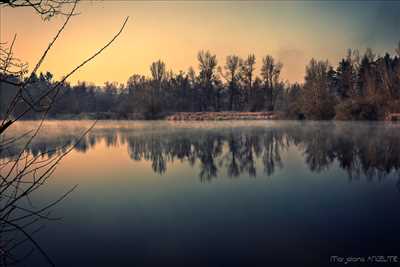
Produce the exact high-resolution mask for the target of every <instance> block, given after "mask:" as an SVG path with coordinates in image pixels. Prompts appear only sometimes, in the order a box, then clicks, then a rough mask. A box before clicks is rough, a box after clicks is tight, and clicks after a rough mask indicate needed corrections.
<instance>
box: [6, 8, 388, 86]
mask: <svg viewBox="0 0 400 267" xmlns="http://www.w3.org/2000/svg"><path fill="white" fill-rule="evenodd" d="M339 5H340V3H339ZM342 5H344V4H342ZM342 8H347V7H346V6H339V7H336V6H335V7H331V6H329V3H326V4H324V3H319V4H318V5H317V4H316V2H314V1H309V2H298V1H295V2H289V1H284V2H272V1H265V2H264V1H256V2H247V1H246V2H229V1H228V2H211V1H210V2H207V1H206V2H167V1H165V2H164V1H161V2H136V1H106V2H97V1H85V2H81V3H80V4H79V5H78V12H80V15H79V16H76V17H73V18H72V20H71V22H70V24H69V25H68V26H67V28H66V29H65V32H64V33H63V34H62V36H61V38H60V39H59V40H58V41H57V43H56V44H55V46H54V47H53V49H52V50H51V51H50V53H49V55H48V57H47V59H46V61H45V63H44V64H43V66H42V68H41V70H42V71H47V70H49V71H50V72H52V73H54V74H55V78H60V77H62V76H63V75H64V74H65V73H67V72H68V71H69V70H71V69H73V68H74V67H75V66H76V65H78V64H79V63H80V62H82V61H83V60H84V59H86V58H87V57H88V56H90V55H91V54H92V53H94V52H95V51H96V50H97V49H98V48H100V47H101V46H103V45H104V44H105V43H106V42H107V41H108V40H110V39H111V38H112V36H113V35H114V34H115V33H116V32H117V31H118V30H119V28H120V26H121V24H122V22H123V20H124V18H125V17H126V16H130V20H129V22H128V24H127V26H126V28H125V30H124V32H123V33H122V35H121V36H120V37H119V38H118V39H117V41H116V42H115V43H113V44H112V46H111V47H109V48H108V49H107V50H105V52H104V53H103V54H101V55H100V56H99V57H97V58H96V59H95V60H94V61H92V62H90V63H89V64H88V65H87V66H85V67H84V68H83V69H81V70H80V71H79V72H78V73H76V74H75V75H74V76H73V77H71V78H70V82H71V83H72V84H75V83H76V82H77V81H78V80H80V81H89V82H93V83H95V84H98V85H102V84H103V83H104V82H105V81H117V82H119V83H125V82H126V81H127V79H128V78H129V76H131V75H132V74H134V73H139V74H144V75H146V76H148V75H149V74H150V72H149V66H150V64H151V63H152V62H153V61H156V60H158V59H161V60H163V61H165V62H166V65H167V69H171V70H173V71H174V72H178V71H179V70H183V71H186V70H187V69H188V68H189V67H190V66H193V67H194V68H195V69H197V65H198V64H197V59H196V55H197V52H198V51H199V50H201V49H204V50H210V51H211V52H212V53H215V54H216V55H217V58H218V61H219V65H221V66H222V65H223V64H224V61H225V58H226V56H227V55H230V54H237V55H239V56H241V57H246V56H247V55H248V54H249V53H254V54H255V55H256V58H257V63H258V64H257V73H259V69H260V65H259V64H260V62H261V58H262V57H263V56H265V55H267V54H270V55H272V56H274V57H275V58H277V59H279V60H280V61H281V62H283V64H284V67H283V72H282V78H283V80H289V81H290V82H294V81H300V82H301V81H302V80H303V76H304V69H305V65H306V64H307V62H308V61H309V60H310V59H311V58H312V57H315V58H318V59H328V60H330V62H332V64H337V62H338V61H339V59H340V58H341V57H343V56H344V55H345V54H346V49H347V48H350V47H352V48H360V49H361V50H362V49H364V48H365V44H364V43H363V42H361V41H360V40H359V39H357V38H358V37H357V38H356V37H355V36H354V34H353V33H355V32H360V31H359V28H360V25H361V22H360V21H361V19H368V17H365V18H361V17H360V18H359V19H354V20H353V21H349V19H347V18H343V19H338V18H339V17H340V14H342V13H343V12H342ZM371 10H372V9H371ZM0 12H1V18H0V22H1V26H0V30H1V32H0V37H1V41H2V42H6V41H8V42H10V41H11V40H12V38H13V36H14V34H15V33H16V34H17V43H16V47H15V55H16V56H17V57H19V58H20V59H22V60H23V61H26V62H28V63H29V65H30V66H31V67H32V66H33V65H34V64H35V62H36V61H37V59H38V58H39V57H40V56H41V53H42V52H43V51H44V49H45V48H46V46H47V45H48V43H49V42H50V40H51V39H52V38H53V36H54V35H55V33H56V32H57V30H58V28H59V27H60V25H61V24H62V23H63V20H64V19H65V17H62V16H61V17H56V18H53V19H52V20H51V21H50V22H48V21H42V20H41V18H40V17H39V16H38V15H36V14H34V13H33V12H32V10H31V9H28V8H22V9H21V8H19V9H11V8H2V9H1V11H0ZM365 14H367V15H368V14H369V13H368V12H365ZM367 15H366V16H367ZM372 15H373V14H372V13H371V16H372ZM390 45H391V46H392V47H395V43H393V44H388V45H386V44H384V45H382V44H376V47H377V48H382V47H383V48H385V49H386V48H387V47H391V46H390ZM376 47H373V48H376ZM389 52H390V51H389Z"/></svg>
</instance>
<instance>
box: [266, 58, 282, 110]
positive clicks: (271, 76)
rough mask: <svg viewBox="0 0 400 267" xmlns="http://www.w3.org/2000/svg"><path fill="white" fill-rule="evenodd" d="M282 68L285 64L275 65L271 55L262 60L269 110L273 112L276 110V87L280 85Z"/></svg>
mask: <svg viewBox="0 0 400 267" xmlns="http://www.w3.org/2000/svg"><path fill="white" fill-rule="evenodd" d="M282 67H283V64H282V63H281V62H276V63H275V59H274V58H273V57H272V56H270V55H267V56H265V57H264V58H263V60H262V66H261V77H262V78H263V80H264V86H265V90H266V91H267V93H268V102H269V105H268V107H267V108H268V110H273V108H274V87H275V85H277V84H278V81H279V76H280V74H281V70H282Z"/></svg>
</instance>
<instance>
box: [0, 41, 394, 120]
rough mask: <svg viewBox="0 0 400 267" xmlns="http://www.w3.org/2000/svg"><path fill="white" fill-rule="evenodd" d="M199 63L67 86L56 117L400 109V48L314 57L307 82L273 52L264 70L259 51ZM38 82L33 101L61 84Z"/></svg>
mask: <svg viewBox="0 0 400 267" xmlns="http://www.w3.org/2000/svg"><path fill="white" fill-rule="evenodd" d="M197 59H198V72H196V71H195V70H194V69H193V68H189V70H188V71H187V72H183V71H180V72H179V73H174V72H172V71H167V67H166V64H165V63H164V62H162V61H161V60H158V61H156V62H154V63H152V64H151V66H150V71H151V77H145V76H143V75H139V74H134V75H132V76H131V77H130V78H129V79H128V81H127V83H126V84H125V85H124V84H117V83H109V82H107V83H105V84H104V86H101V87H100V86H95V85H93V84H89V83H86V82H79V83H78V84H77V85H75V86H71V85H70V84H68V83H65V84H63V85H62V86H61V88H60V89H59V90H57V92H54V94H58V96H57V98H56V101H55V102H54V103H49V104H51V105H52V108H51V110H50V112H49V115H50V116H57V117H60V116H63V115H65V116H68V115H74V114H75V115H76V114H82V113H86V114H87V113H89V114H97V116H98V117H100V118H102V116H103V117H104V118H107V116H111V117H113V118H132V114H142V115H143V117H144V118H159V117H161V116H163V115H165V114H168V113H172V112H183V111H185V112H199V111H274V112H277V114H280V115H281V116H282V117H284V118H290V119H303V118H304V119H318V120H320V119H321V120H330V119H340V120H381V119H384V117H385V116H386V114H387V113H390V112H400V43H399V47H398V49H397V55H395V56H393V55H390V54H388V53H387V54H385V55H384V56H377V55H375V54H374V53H373V52H372V50H371V49H367V50H366V52H365V53H364V54H362V55H361V54H360V53H359V52H358V50H349V51H348V54H347V55H346V56H345V57H344V58H343V59H342V60H341V61H340V62H339V63H338V65H337V66H336V67H333V66H332V65H330V63H329V62H328V61H320V60H315V59H312V60H311V61H310V62H309V64H308V65H307V66H306V69H305V78H304V83H303V84H298V83H294V84H289V83H287V82H283V81H282V79H281V77H280V74H281V71H282V68H283V64H282V63H280V62H279V61H277V60H275V59H274V58H273V57H272V56H269V55H267V56H265V57H263V58H262V59H261V68H260V70H259V71H257V70H256V67H255V66H256V57H255V56H254V55H253V54H250V55H249V56H248V57H247V58H245V59H242V58H240V57H238V56H236V55H231V56H228V57H227V58H226V61H225V62H224V63H223V64H222V66H220V65H218V61H217V57H216V55H214V54H212V53H210V52H209V51H200V52H199V53H198V55H197ZM7 78H8V80H9V81H14V82H17V81H18V79H17V78H14V77H7ZM31 81H32V82H31V83H30V84H29V85H28V86H26V88H25V90H23V93H22V94H24V97H26V98H29V99H30V100H32V101H33V102H34V100H35V99H36V98H39V96H40V95H41V92H44V91H45V90H46V89H47V88H50V87H51V86H52V85H53V84H54V83H55V82H56V81H54V80H53V75H52V74H51V73H49V72H47V73H45V74H42V73H41V74H40V75H38V76H35V77H33V79H31ZM15 91H16V90H15V87H14V86H13V85H12V82H11V83H5V82H2V84H1V87H0V116H1V115H2V114H4V113H5V112H6V108H7V105H8V103H9V102H10V101H11V99H12V98H13V96H14V93H15ZM49 99H52V97H51V95H49ZM42 101H43V100H42ZM44 101H46V100H44ZM49 101H50V100H49ZM20 105H21V106H20V107H19V108H17V109H16V113H18V110H24V109H25V107H24V106H23V105H25V104H24V103H21V104H20ZM110 114H111V115H110ZM14 115H16V114H14ZM30 116H31V117H32V116H34V113H32V114H31V115H30ZM28 117H29V114H28Z"/></svg>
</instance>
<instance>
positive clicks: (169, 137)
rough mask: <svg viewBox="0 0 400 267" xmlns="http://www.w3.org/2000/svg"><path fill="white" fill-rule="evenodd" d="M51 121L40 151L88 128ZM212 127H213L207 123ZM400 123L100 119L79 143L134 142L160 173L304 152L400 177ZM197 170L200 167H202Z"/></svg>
mask: <svg viewBox="0 0 400 267" xmlns="http://www.w3.org/2000/svg"><path fill="white" fill-rule="evenodd" d="M60 124H63V123H59V124H57V125H58V126H57V127H51V126H50V127H49V128H48V130H47V131H45V134H42V135H41V136H40V137H39V138H37V139H36V140H35V142H34V143H32V145H31V146H30V147H29V148H28V152H29V153H31V154H33V155H39V154H44V155H45V156H48V157H52V156H54V155H56V154H58V153H61V152H63V151H65V150H66V149H68V148H69V147H70V146H71V145H72V144H74V143H75V142H76V141H77V138H78V136H79V133H80V132H82V131H83V130H84V129H85V128H84V126H82V125H81V126H79V124H77V123H75V124H74V127H68V123H66V124H65V125H62V127H60V126H59V125H60ZM203 126H206V127H203ZM399 136H400V128H399V126H398V125H396V124H382V123H375V124H368V123H322V122H321V123H317V122H315V123H312V122H307V123H297V122H282V123H274V124H267V125H265V124H261V123H258V124H252V123H248V124H241V126H240V127H227V126H226V125H223V127H220V126H219V125H218V123H215V124H211V127H210V125H198V124H193V125H191V124H190V123H189V124H186V126H185V127H182V125H181V124H172V123H147V124H146V123H144V124H143V125H141V126H140V127H137V126H132V125H130V124H129V123H125V124H124V125H123V126H121V125H120V124H119V123H114V124H113V123H105V124H102V123H99V125H98V126H97V127H96V128H95V129H94V130H92V132H90V134H88V135H87V136H86V138H85V139H84V140H83V141H81V142H80V143H79V144H78V145H77V146H76V150H78V151H80V152H84V153H85V152H87V151H89V150H90V149H92V148H94V147H95V146H96V144H98V143H99V142H102V141H104V142H105V144H106V145H107V147H119V146H125V145H126V146H127V152H128V154H129V157H130V158H131V159H132V160H134V161H143V160H146V161H151V166H152V169H153V171H154V172H156V173H159V174H164V173H165V172H167V171H168V165H169V164H171V163H173V162H174V161H176V160H178V161H182V162H188V163H189V164H190V165H191V166H195V165H198V177H199V179H200V180H201V181H210V180H212V179H214V178H217V177H218V176H219V175H221V173H223V174H224V175H226V176H228V177H232V178H235V177H240V176H243V175H248V176H250V177H256V176H258V175H259V174H260V173H261V175H266V176H271V175H273V174H274V172H275V171H276V170H277V169H279V168H284V165H285V162H284V161H283V159H282V152H284V151H285V150H288V149H289V148H294V149H295V150H296V151H299V152H301V155H302V157H303V158H304V162H305V164H306V165H307V166H308V167H309V169H310V170H311V171H313V172H323V171H326V170H327V169H328V168H329V167H330V166H332V165H333V164H338V165H339V166H340V168H341V169H343V170H345V171H346V172H347V174H348V177H349V179H359V178H360V177H366V178H367V179H369V180H373V179H383V178H385V177H387V176H389V175H393V176H397V177H400V172H399V169H400V138H399ZM19 149H20V148H19V147H17V146H13V147H7V148H3V149H2V150H0V158H2V159H4V158H12V157H13V156H15V155H16V153H18V152H19ZM196 169H197V168H196Z"/></svg>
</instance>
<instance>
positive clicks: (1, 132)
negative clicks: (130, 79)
mask: <svg viewBox="0 0 400 267" xmlns="http://www.w3.org/2000/svg"><path fill="white" fill-rule="evenodd" d="M77 3H78V0H0V8H22V7H30V8H33V10H34V12H36V13H37V14H39V15H40V16H42V18H43V19H50V18H51V17H53V16H55V15H65V17H66V19H65V22H64V23H63V25H62V26H61V27H60V29H59V30H58V32H57V33H56V35H55V36H54V38H53V39H52V40H51V42H50V43H49V45H48V46H47V48H46V49H45V51H44V52H43V54H42V56H41V57H40V59H39V60H38V62H37V63H36V65H34V67H33V69H32V70H31V72H30V74H29V75H27V76H26V74H27V73H28V66H27V64H25V63H22V62H21V61H20V60H18V59H17V58H16V57H15V56H14V54H13V47H14V44H15V41H16V36H15V37H14V39H13V41H12V42H11V44H10V45H9V46H8V47H6V45H7V44H5V43H2V44H1V49H0V85H1V84H2V83H4V84H5V83H7V84H11V85H13V86H14V87H15V95H14V97H13V98H12V100H11V101H10V103H9V104H8V108H7V110H6V112H5V114H4V115H3V118H2V122H1V124H0V151H2V150H7V149H8V148H10V147H11V146H13V145H15V144H17V143H18V144H20V146H19V147H20V149H19V152H18V153H17V156H15V157H13V158H10V159H8V160H5V161H1V162H0V239H1V244H2V245H1V248H0V249H1V253H0V261H1V264H2V265H9V264H13V263H16V262H17V261H18V260H19V259H18V258H19V257H17V255H13V251H14V250H15V249H16V248H17V247H19V246H20V245H21V244H24V243H26V242H30V243H31V244H32V246H33V249H36V250H38V251H39V252H40V253H41V254H42V255H43V256H44V257H45V259H46V260H47V262H48V263H49V264H50V265H54V263H53V262H52V260H51V259H50V257H49V256H48V255H47V254H46V252H45V250H44V249H42V248H41V247H40V245H39V244H38V243H37V242H36V241H35V240H34V239H33V238H32V233H31V232H30V231H29V230H28V229H29V227H32V225H35V224H36V223H37V222H38V221H40V220H43V219H44V220H53V219H55V218H52V217H50V216H49V209H50V208H51V207H53V206H54V205H56V204H57V203H58V202H59V201H61V200H62V199H64V198H65V197H66V196H67V195H68V194H69V193H70V192H71V191H72V190H74V189H75V187H73V188H72V189H71V190H70V191H68V192H66V193H65V194H64V195H62V196H61V197H60V198H59V199H57V200H54V201H52V202H50V203H49V204H48V205H46V206H44V207H41V208H34V207H33V206H32V205H31V204H30V198H29V196H30V195H31V194H32V193H33V192H35V191H37V190H38V189H39V188H41V186H42V185H43V184H44V183H45V182H46V180H47V179H48V178H49V177H50V176H51V175H52V174H53V173H54V171H55V169H56V167H57V166H58V163H59V162H60V161H61V160H62V159H63V158H64V157H65V156H66V155H67V154H68V153H70V152H71V151H72V149H73V148H74V147H75V146H76V145H77V144H78V143H79V141H80V140H81V138H82V137H83V136H85V135H86V133H87V132H88V131H90V130H91V129H92V128H93V127H94V124H95V123H94V124H93V125H92V126H91V127H89V129H87V130H86V131H85V132H83V133H82V136H81V137H80V138H78V139H77V141H76V142H75V143H74V144H73V145H72V146H67V145H66V146H63V147H60V148H57V149H56V150H57V151H60V153H59V154H57V155H56V156H53V157H44V158H43V156H44V154H45V153H42V154H40V155H36V156H34V155H32V154H29V153H28V152H27V149H28V148H29V146H30V145H31V143H32V141H33V140H34V139H35V138H36V137H37V136H38V134H39V132H40V130H41V128H42V126H43V124H44V121H45V119H46V117H47V114H48V112H49V110H50V109H51V108H52V106H53V104H54V103H55V101H56V99H57V97H58V96H59V92H60V90H61V88H62V85H63V84H64V83H65V81H66V80H67V79H68V78H69V77H70V76H71V75H73V74H74V73H75V72H76V71H78V70H79V69H81V68H82V67H83V66H85V65H86V64H87V63H88V62H90V61H91V60H93V59H94V58H95V57H97V56H98V55H99V54H101V53H102V52H103V51H104V50H105V49H106V48H107V47H108V46H110V45H111V44H112V43H113V42H114V41H115V40H116V39H117V37H118V36H119V35H120V34H121V33H122V31H123V29H124V28H125V26H126V23H127V21H128V17H127V18H126V19H125V20H124V22H123V24H122V26H121V28H120V29H119V31H118V32H117V33H116V34H115V35H114V36H113V37H112V38H111V40H110V41H108V42H107V43H106V44H105V45H104V46H102V47H101V48H100V49H99V50H97V51H96V52H95V53H93V55H91V56H89V57H88V58H86V59H85V60H83V61H82V63H81V64H79V65H78V66H76V67H75V68H74V69H72V70H71V71H69V72H68V73H67V74H66V75H65V76H64V77H63V78H62V79H61V80H60V81H58V82H55V83H54V84H49V87H48V88H45V90H44V91H43V92H40V95H39V96H38V97H36V98H33V97H32V95H31V94H30V92H29V90H28V86H29V85H30V84H32V83H34V82H35V79H34V77H35V76H36V73H37V71H38V69H39V68H40V66H41V65H42V63H43V62H44V60H45V59H46V56H47V54H48V53H49V51H50V50H51V48H52V47H53V45H54V43H55V42H56V41H57V40H58V38H59V36H60V35H61V34H62V32H63V30H64V29H65V27H66V26H67V24H68V22H69V21H70V19H71V18H72V17H73V16H74V15H76V13H75V9H76V6H77ZM66 5H67V6H69V5H71V6H72V7H71V9H70V11H69V12H67V13H66V12H64V8H65V7H66ZM21 103H23V104H24V105H23V107H24V108H23V109H22V110H19V109H17V107H18V106H21V105H20V104H21ZM30 112H34V113H37V114H38V115H40V118H41V120H40V121H39V122H38V125H37V126H36V128H35V129H33V130H31V131H29V132H26V133H25V134H23V135H21V136H13V135H12V134H11V133H9V130H10V129H11V126H12V125H13V124H14V123H16V122H17V121H19V120H21V119H23V118H24V117H25V116H26V115H27V114H28V113H30ZM47 152H49V151H47ZM47 152H46V153H47ZM26 203H28V205H27V204H26ZM7 233H12V235H11V237H10V238H6V237H5V235H6V234H7ZM15 233H18V234H19V235H22V239H18V238H15V237H16V236H18V234H15ZM29 253H30V252H29Z"/></svg>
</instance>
